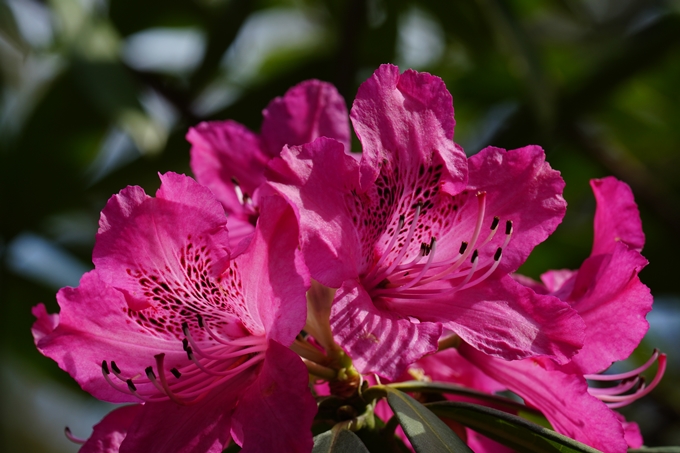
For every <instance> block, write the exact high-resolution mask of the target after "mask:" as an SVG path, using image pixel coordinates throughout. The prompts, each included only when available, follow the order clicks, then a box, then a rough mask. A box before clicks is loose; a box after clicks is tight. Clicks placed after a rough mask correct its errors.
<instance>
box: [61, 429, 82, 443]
mask: <svg viewBox="0 0 680 453" xmlns="http://www.w3.org/2000/svg"><path fill="white" fill-rule="evenodd" d="M64 435H65V436H66V438H67V439H68V440H70V441H71V442H73V443H74V444H79V445H83V444H84V443H85V442H87V440H86V439H81V438H80V437H76V436H74V435H73V433H72V432H71V428H69V427H68V426H65V427H64Z"/></svg>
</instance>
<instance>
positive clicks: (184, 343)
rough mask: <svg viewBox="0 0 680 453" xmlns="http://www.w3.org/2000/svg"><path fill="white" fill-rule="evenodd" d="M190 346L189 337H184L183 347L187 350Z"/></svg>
mask: <svg viewBox="0 0 680 453" xmlns="http://www.w3.org/2000/svg"><path fill="white" fill-rule="evenodd" d="M188 348H189V339H188V338H183V339H182V349H184V350H185V351H186V350H187V349H188Z"/></svg>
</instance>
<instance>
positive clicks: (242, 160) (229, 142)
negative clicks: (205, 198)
mask: <svg viewBox="0 0 680 453" xmlns="http://www.w3.org/2000/svg"><path fill="white" fill-rule="evenodd" d="M187 140H188V141H189V142H190V143H191V145H192V146H191V169H192V170H193V172H194V174H195V175H196V179H197V180H198V181H199V182H200V183H201V184H203V185H205V186H207V187H208V188H210V190H211V191H212V192H213V193H214V194H215V196H216V197H217V199H218V200H220V202H221V203H222V205H223V206H224V208H225V210H226V211H227V212H228V213H229V214H230V215H235V216H238V217H241V218H245V217H247V213H246V212H244V209H243V204H242V203H241V201H239V199H238V197H237V195H236V191H235V190H234V183H233V182H232V178H235V179H236V180H237V181H238V184H239V186H240V187H241V190H242V191H243V192H244V193H247V194H249V195H250V196H251V197H252V195H253V193H254V192H255V189H257V188H258V187H259V186H260V184H262V183H263V182H264V176H263V173H264V169H265V167H266V165H267V161H269V156H268V155H266V154H265V152H263V151H262V144H261V142H260V139H259V137H258V136H257V135H255V134H254V133H252V132H250V131H249V130H248V129H247V128H246V127H245V126H243V125H242V124H239V123H236V122H234V121H212V122H205V123H201V124H199V125H198V126H196V127H192V128H190V129H189V132H188V133H187Z"/></svg>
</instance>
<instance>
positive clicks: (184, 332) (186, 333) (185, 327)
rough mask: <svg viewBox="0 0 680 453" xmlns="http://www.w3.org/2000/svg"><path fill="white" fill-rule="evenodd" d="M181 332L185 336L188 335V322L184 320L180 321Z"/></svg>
mask: <svg viewBox="0 0 680 453" xmlns="http://www.w3.org/2000/svg"><path fill="white" fill-rule="evenodd" d="M182 333H183V334H184V336H186V337H188V336H189V323H188V322H186V321H184V322H183V323H182Z"/></svg>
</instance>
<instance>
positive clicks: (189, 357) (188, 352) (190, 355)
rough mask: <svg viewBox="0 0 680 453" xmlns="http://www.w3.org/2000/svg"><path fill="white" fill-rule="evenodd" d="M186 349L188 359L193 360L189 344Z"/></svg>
mask: <svg viewBox="0 0 680 453" xmlns="http://www.w3.org/2000/svg"><path fill="white" fill-rule="evenodd" d="M186 351H187V358H188V359H189V360H193V358H192V357H193V351H192V350H191V346H188V347H187V348H186Z"/></svg>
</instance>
